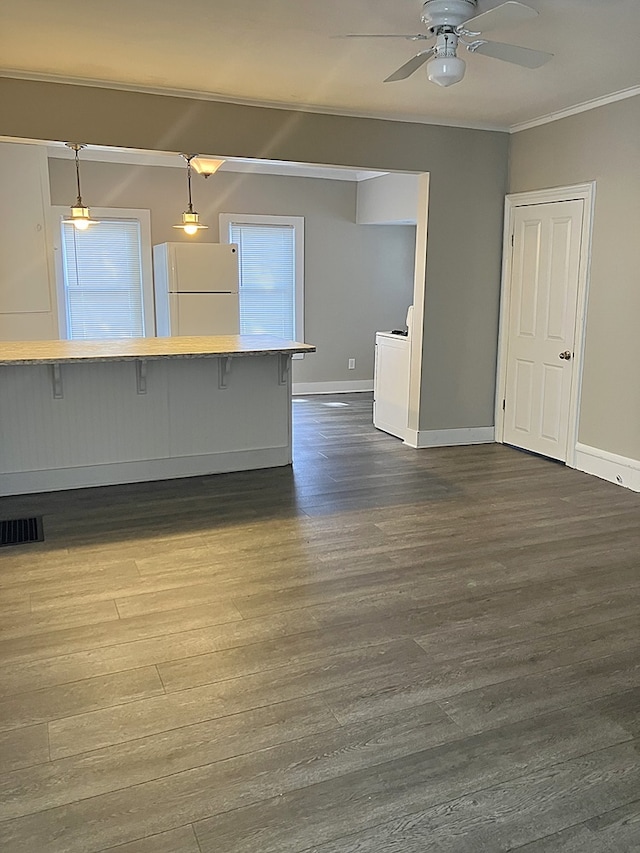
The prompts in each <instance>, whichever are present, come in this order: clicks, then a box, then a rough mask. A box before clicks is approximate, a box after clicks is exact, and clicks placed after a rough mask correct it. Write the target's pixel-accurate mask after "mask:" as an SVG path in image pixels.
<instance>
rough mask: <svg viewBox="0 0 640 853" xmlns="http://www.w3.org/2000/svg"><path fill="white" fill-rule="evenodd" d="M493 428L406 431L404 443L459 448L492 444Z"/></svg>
mask: <svg viewBox="0 0 640 853" xmlns="http://www.w3.org/2000/svg"><path fill="white" fill-rule="evenodd" d="M494 436H495V429H494V427H492V426H490V427H462V428H460V429H423V430H413V429H408V430H407V431H406V436H405V439H404V443H405V444H408V445H409V447H417V448H420V447H459V446H460V445H467V444H493V442H494V440H495V438H494Z"/></svg>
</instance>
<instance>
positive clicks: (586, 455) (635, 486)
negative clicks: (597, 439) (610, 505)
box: [575, 443, 640, 492]
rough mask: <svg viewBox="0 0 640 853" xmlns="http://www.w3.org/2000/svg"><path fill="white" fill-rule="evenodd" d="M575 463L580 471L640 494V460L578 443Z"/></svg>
mask: <svg viewBox="0 0 640 853" xmlns="http://www.w3.org/2000/svg"><path fill="white" fill-rule="evenodd" d="M575 462H576V464H575V467H576V468H577V469H578V471H584V472H585V474H592V475H593V476H594V477H600V479H601V480H608V481H609V482H610V483H616V485H618V486H624V488H625V489H631V490H632V491H633V492H640V459H631V458H630V457H628V456H619V455H618V454H617V453H609V451H608V450H600V449H599V448H598V447H590V446H589V445H588V444H580V443H578V444H576V459H575Z"/></svg>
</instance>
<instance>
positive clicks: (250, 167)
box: [0, 136, 389, 183]
mask: <svg viewBox="0 0 640 853" xmlns="http://www.w3.org/2000/svg"><path fill="white" fill-rule="evenodd" d="M0 142H16V140H15V139H13V138H11V137H2V136H0ZM45 145H46V151H47V157H49V158H53V159H57V160H73V158H74V153H73V151H71V150H70V149H69V148H68V147H67V145H66V144H65V143H64V142H48V143H45ZM82 159H83V161H87V160H93V161H95V162H98V163H119V164H123V163H126V164H128V165H130V166H163V167H166V168H170V169H184V159H183V158H182V157H181V156H179V155H178V154H175V153H172V152H167V151H142V150H140V149H136V148H118V147H116V146H107V145H91V146H88V147H87V148H86V149H85V150H84V151H83V152H82ZM220 172H254V173H256V174H260V175H285V176H293V177H299V178H321V179H322V180H328V181H351V182H356V183H357V182H360V181H367V180H369V179H370V178H380V177H383V176H384V175H388V174H389V172H381V171H379V170H376V171H372V170H366V169H353V168H350V167H348V166H323V165H315V164H307V163H288V162H286V161H284V160H261V159H258V158H251V157H225V158H224V163H223V164H222V166H220Z"/></svg>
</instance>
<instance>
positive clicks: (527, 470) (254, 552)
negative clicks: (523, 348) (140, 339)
mask: <svg viewBox="0 0 640 853" xmlns="http://www.w3.org/2000/svg"><path fill="white" fill-rule="evenodd" d="M345 402H346V403H347V405H344V403H345ZM294 410H295V444H296V451H295V459H296V464H295V469H294V471H293V472H292V471H291V470H290V469H278V470H271V471H258V472H249V473H240V474H229V475H221V476H215V477H209V478H196V479H191V480H181V481H173V482H162V483H155V484H142V485H132V486H118V487H112V488H107V489H93V490H83V491H76V492H67V493H57V494H52V495H38V496H27V497H24V498H19V499H7V498H5V499H2V500H0V517H1V518H8V517H11V516H15V515H19V514H22V513H26V514H38V513H42V514H43V515H44V523H45V533H46V541H45V542H44V543H40V544H32V545H27V546H18V547H13V548H4V549H2V551H1V552H0V579H1V596H0V688H1V694H0V695H1V699H0V773H1V775H0V849H1V850H2V851H4V853H62V851H64V853H97V851H104V850H114V851H118V853H214V851H215V853H300V851H314V853H381V851H382V853H387V852H388V853H427V851H429V853H430V851H436V853H442V851H449V853H462V851H465V853H467V851H468V853H484V851H486V853H499V851H508V850H518V851H523V853H548V851H561V853H577V851H580V853H589V851H615V853H625V851H638V850H640V760H639V759H640V749H639V746H640V717H639V714H638V708H639V700H640V657H639V655H638V648H639V644H640V643H639V639H640V637H639V635H640V620H639V618H638V615H639V603H640V572H639V554H640V495H636V494H632V493H630V492H628V491H626V490H624V489H621V488H618V487H616V486H613V485H611V484H608V483H605V482H603V481H600V480H598V479H595V478H592V477H588V476H587V475H584V474H580V473H578V472H575V471H571V470H568V469H565V468H564V467H563V466H560V465H558V464H555V463H553V462H549V461H546V460H544V459H539V458H536V457H533V456H529V455H526V454H523V453H520V452H518V451H516V450H513V449H510V448H507V447H502V446H498V445H485V446H479V447H463V448H446V449H437V450H422V451H416V450H411V449H408V448H405V447H404V446H403V445H402V444H401V443H400V442H399V441H398V440H396V439H394V438H391V437H389V436H386V435H384V434H383V433H380V432H377V431H376V430H374V429H373V428H372V426H371V400H370V395H366V394H364V395H352V396H347V397H342V398H340V397H335V398H332V397H315V398H310V399H308V400H306V401H303V400H299V401H297V402H296V403H295V404H294Z"/></svg>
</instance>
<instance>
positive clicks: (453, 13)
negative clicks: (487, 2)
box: [422, 0, 478, 32]
mask: <svg viewBox="0 0 640 853" xmlns="http://www.w3.org/2000/svg"><path fill="white" fill-rule="evenodd" d="M477 5H478V4H477V0H426V3H425V4H424V6H423V7H422V20H423V22H424V23H425V24H426V26H427V27H428V28H429V29H430V30H431V31H432V32H437V31H438V29H439V28H440V27H454V28H455V27H459V26H460V24H463V23H464V22H465V21H466V20H468V19H469V18H472V17H473V15H474V13H475V11H476V7H477Z"/></svg>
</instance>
